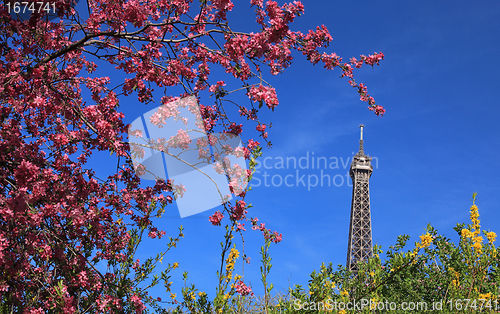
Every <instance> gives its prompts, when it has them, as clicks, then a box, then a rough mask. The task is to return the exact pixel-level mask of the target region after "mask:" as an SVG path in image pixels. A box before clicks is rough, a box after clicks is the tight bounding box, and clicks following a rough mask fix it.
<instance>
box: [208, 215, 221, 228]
mask: <svg viewBox="0 0 500 314" xmlns="http://www.w3.org/2000/svg"><path fill="white" fill-rule="evenodd" d="M222 218H224V215H223V214H222V213H221V212H220V211H216V212H215V213H214V214H213V215H212V216H210V217H209V218H208V221H210V222H211V223H212V225H214V226H220V222H221V221H222Z"/></svg>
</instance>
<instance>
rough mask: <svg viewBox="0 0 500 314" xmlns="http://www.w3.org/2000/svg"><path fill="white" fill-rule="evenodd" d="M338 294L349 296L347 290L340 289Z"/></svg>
mask: <svg viewBox="0 0 500 314" xmlns="http://www.w3.org/2000/svg"><path fill="white" fill-rule="evenodd" d="M340 295H341V296H349V292H347V291H346V290H342V291H341V292H340Z"/></svg>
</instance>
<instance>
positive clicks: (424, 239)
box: [417, 233, 432, 249]
mask: <svg viewBox="0 0 500 314" xmlns="http://www.w3.org/2000/svg"><path fill="white" fill-rule="evenodd" d="M431 243H432V236H431V235H430V234H428V233H426V234H424V235H421V236H420V243H417V247H418V248H419V249H421V248H426V247H428V246H430V245H431Z"/></svg>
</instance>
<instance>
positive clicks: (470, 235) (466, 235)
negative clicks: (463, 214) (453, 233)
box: [462, 229, 474, 238]
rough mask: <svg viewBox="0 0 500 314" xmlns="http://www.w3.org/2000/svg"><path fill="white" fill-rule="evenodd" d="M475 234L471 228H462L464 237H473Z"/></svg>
mask: <svg viewBox="0 0 500 314" xmlns="http://www.w3.org/2000/svg"><path fill="white" fill-rule="evenodd" d="M473 235H474V234H473V233H472V232H471V231H470V230H469V229H462V238H472V237H473Z"/></svg>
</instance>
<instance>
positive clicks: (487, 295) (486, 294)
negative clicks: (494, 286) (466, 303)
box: [479, 292, 491, 300]
mask: <svg viewBox="0 0 500 314" xmlns="http://www.w3.org/2000/svg"><path fill="white" fill-rule="evenodd" d="M479 299H485V300H488V299H491V292H488V293H485V294H482V293H480V294H479Z"/></svg>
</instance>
